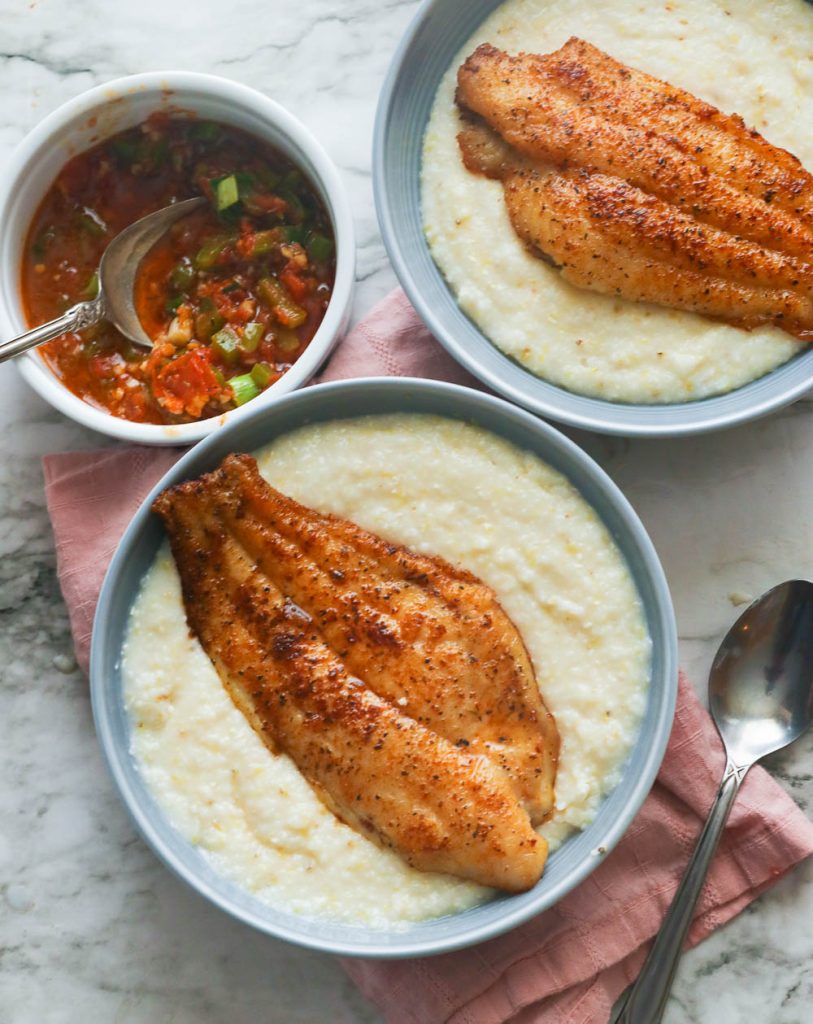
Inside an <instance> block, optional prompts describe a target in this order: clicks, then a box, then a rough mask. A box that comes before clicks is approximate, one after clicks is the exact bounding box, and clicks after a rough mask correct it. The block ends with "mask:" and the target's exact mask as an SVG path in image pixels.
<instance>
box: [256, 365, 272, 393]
mask: <svg viewBox="0 0 813 1024" xmlns="http://www.w3.org/2000/svg"><path fill="white" fill-rule="evenodd" d="M273 376H274V371H273V370H272V369H271V367H270V366H269V365H268V363H255V364H254V366H252V367H251V379H252V380H253V381H254V383H255V384H256V385H257V387H258V388H265V387H268V385H269V384H270V383H271V378H272V377H273Z"/></svg>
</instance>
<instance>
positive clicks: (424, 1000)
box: [43, 292, 813, 1024]
mask: <svg viewBox="0 0 813 1024" xmlns="http://www.w3.org/2000/svg"><path fill="white" fill-rule="evenodd" d="M378 374H388V375H396V376H423V377H433V378H437V379H446V380H455V381H457V382H459V383H469V384H472V383H474V382H473V380H472V378H471V377H469V376H468V374H466V373H465V371H464V370H462V369H460V367H459V366H457V364H456V363H454V362H453V361H452V360H451V358H450V357H449V356H448V355H447V354H446V353H445V352H444V351H443V350H442V349H441V348H440V347H439V346H438V345H437V343H436V342H435V341H434V339H432V337H431V336H430V335H429V334H428V333H427V331H426V329H425V328H424V327H423V326H422V324H421V323H420V321H419V320H418V317H417V315H416V314H415V312H414V310H413V309H412V307H411V306H410V305H409V303H408V302H407V300H406V298H405V297H404V295H403V293H401V292H395V293H393V294H392V295H390V296H389V297H388V298H386V299H385V300H384V301H383V302H381V303H380V304H379V305H378V306H377V307H376V308H375V309H374V310H373V312H372V313H371V314H370V315H369V316H368V317H367V318H366V319H365V320H364V321H363V322H362V323H361V324H359V325H358V326H357V327H356V328H355V329H354V330H353V331H352V332H351V333H350V335H349V336H348V337H347V338H346V339H345V341H344V342H343V343H342V345H341V346H340V347H339V349H338V350H337V352H336V353H335V355H334V356H333V358H332V360H331V362H330V363H329V365H328V367H327V370H326V371H325V373H324V374H323V375H322V379H323V380H332V379H339V378H343V377H359V376H374V375H378ZM179 455H180V452H179V451H178V450H177V449H176V450H172V449H154V448H153V449H151V448H137V447H119V448H112V449H107V450H102V451H96V452H72V453H67V454H59V455H49V456H46V458H45V459H44V460H43V462H44V468H45V489H46V497H47V501H48V510H49V512H50V515H51V521H52V523H53V527H54V536H55V539H56V549H57V564H58V572H59V578H60V583H61V586H62V591H63V594H64V596H65V601H66V603H67V605H68V611H69V613H70V617H71V628H72V630H73V637H74V643H75V646H76V656H77V659H78V661H79V663H80V665H82V667H83V668H85V669H87V659H88V649H89V643H90V631H91V625H92V620H93V610H94V608H95V604H96V599H97V596H98V592H99V587H100V586H101V581H102V577H103V575H104V571H105V569H106V567H107V564H108V562H109V560H110V557H111V555H112V553H113V550H114V549H115V546H116V544H117V542H118V539H119V537H120V535H121V533H122V531H123V530H124V527H125V526H126V524H127V522H128V520H129V519H130V517H131V516H132V514H133V512H134V511H135V510H136V508H137V507H138V505H139V503H140V502H141V500H142V498H143V497H144V495H145V494H146V493H147V491H148V490H149V489H150V488H151V487H152V486H153V484H154V483H156V482H157V481H158V480H159V479H160V477H161V476H162V475H163V473H164V472H165V471H166V470H167V469H168V468H169V467H170V466H171V465H172V463H173V462H174V461H175V460H176V459H177V458H178V456H179ZM722 767H723V754H722V750H721V747H720V743H719V740H718V739H717V735H716V733H715V731H714V727H713V725H712V722H711V719H710V718H709V716H708V714H707V713H706V711H705V710H704V709H703V708H702V707H701V705H700V703H699V701H698V700H697V698H696V696H695V695H694V692H693V691H692V688H691V686H690V685H689V684H688V683H687V682H686V681H685V679H681V681H680V693H679V698H678V708H677V713H676V717H675V723H674V727H673V730H672V736H671V739H670V741H669V748H668V750H667V753H666V757H665V759H664V762H663V766H662V768H661V771H660V773H659V775H658V779H657V782H656V783H655V786H654V787H653V789H652V792H651V793H650V795H649V797H648V798H647V800H646V802H645V803H644V806H643V808H642V809H641V811H640V813H639V814H638V816H637V817H636V819H635V821H634V822H633V824H632V826H631V827H630V829H629V830H628V832H627V833H626V835H625V836H624V838H623V839H622V841H621V842H620V843H619V845H618V846H617V848H616V849H615V850H614V851H613V852H612V853H611V854H609V855H608V856H607V857H606V858H605V859H604V860H603V862H602V863H601V865H600V866H599V867H598V868H597V869H596V871H594V872H593V874H592V875H591V876H590V877H589V878H588V879H587V881H585V882H584V883H583V884H582V885H580V886H579V887H578V888H577V889H576V890H575V891H574V892H572V893H570V895H568V896H567V897H565V899H563V900H561V901H560V902H559V903H558V904H557V905H556V906H555V907H553V908H552V909H551V910H548V911H546V912H545V913H544V914H540V915H539V916H538V917H536V918H534V919H533V920H532V921H529V922H528V923H527V924H525V925H522V926H521V927H520V928H517V929H515V930H514V931H512V932H510V933H509V934H507V935H503V936H501V937H500V938H497V939H493V940H491V941H489V942H485V943H483V944H481V945H479V946H476V947H474V948H471V949H466V950H462V951H461V952H458V953H450V954H446V955H443V956H439V957H431V958H425V959H416V960H402V961H394V962H382V961H372V960H369V961H366V960H345V961H344V962H343V963H344V967H345V969H346V970H347V972H348V974H349V975H350V976H351V977H352V978H353V980H354V981H355V982H356V984H358V986H359V987H360V988H361V990H362V991H363V992H364V993H365V994H366V995H367V996H368V997H369V998H370V999H371V1000H373V1002H375V1003H376V1004H377V1005H378V1006H379V1007H380V1008H381V1010H382V1012H383V1013H384V1016H385V1018H386V1020H387V1021H388V1022H390V1024H441V1022H448V1024H505V1022H508V1021H510V1022H511V1024H604V1022H605V1021H606V1020H607V1016H608V1014H609V1011H610V1008H611V1006H612V1004H613V1002H614V1000H615V998H616V997H617V995H618V994H619V993H620V992H621V990H622V989H623V988H624V987H625V986H626V984H627V983H628V982H629V981H630V980H632V978H633V977H634V976H635V975H636V973H637V971H638V969H639V967H640V965H641V963H642V961H643V958H644V955H645V952H646V948H647V944H648V941H649V940H650V939H651V937H652V935H653V934H654V933H655V931H656V930H657V928H658V926H659V924H660V921H661V919H662V917H663V914H664V911H665V910H666V907H667V906H668V904H669V902H670V900H671V898H672V895H673V893H674V890H675V887H676V885H677V883H678V881H679V879H680V875H681V873H682V871H683V868H684V866H685V863H686V860H687V859H688V856H689V853H690V851H691V848H692V846H693V843H694V840H695V837H696V835H697V832H698V831H699V828H700V826H701V824H702V821H703V818H704V816H705V814H706V812H707V810H708V808H709V806H710V804H711V801H712V798H713V796H714V793H715V791H716V788H717V784H718V780H719V778H720V774H721V771H722ZM811 852H813V825H812V824H811V823H810V822H809V821H808V820H807V818H806V817H805V816H804V815H803V814H802V812H801V811H800V810H799V809H798V808H797V807H796V805H795V804H794V803H793V801H792V800H791V799H790V798H789V797H788V796H787V795H786V793H785V792H784V791H783V790H782V789H781V788H780V787H779V786H778V785H777V784H776V783H775V782H774V781H773V779H771V777H770V776H769V775H768V774H767V773H766V772H765V771H763V769H761V768H755V769H754V770H753V771H752V772H751V773H750V775H749V777H748V779H747V781H746V783H745V785H744V786H743V789H742V792H741V795H740V797H739V799H738V800H737V803H736V805H735V807H734V811H733V813H732V815H731V819H730V822H729V825H728V828H727V830H726V835H725V837H724V839H723V842H722V845H721V848H720V852H719V854H718V856H717V858H716V860H715V863H714V867H713V869H712V872H711V876H710V879H709V884H708V885H707V886H706V889H705V891H704V894H703V897H702V899H701V902H700V905H699V907H698V910H697V915H696V918H695V921H694V925H693V927H692V931H691V934H690V941H691V942H692V943H693V944H694V943H697V942H699V941H700V940H701V939H703V938H705V936H707V935H708V934H709V933H710V932H712V931H713V930H714V929H715V928H718V927H719V926H720V925H722V924H724V923H725V922H726V921H728V920H729V919H730V918H732V917H733V916H734V915H735V914H738V913H739V912H740V911H741V910H742V909H743V907H745V906H747V905H748V904H749V903H750V902H751V901H752V900H753V899H755V898H756V897H757V896H758V895H759V894H760V893H761V892H763V891H764V890H765V889H766V888H768V887H769V886H770V885H772V884H773V883H774V882H775V881H776V880H777V879H779V878H781V877H782V876H783V875H784V874H786V873H787V872H788V871H789V870H790V869H791V868H792V867H793V866H794V865H795V864H797V863H798V862H799V861H800V860H802V859H804V858H805V857H807V856H808V855H809V854H810V853H811Z"/></svg>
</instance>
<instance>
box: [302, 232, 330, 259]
mask: <svg viewBox="0 0 813 1024" xmlns="http://www.w3.org/2000/svg"><path fill="white" fill-rule="evenodd" d="M305 248H306V249H307V250H308V255H309V256H310V258H311V259H312V260H315V261H316V262H317V263H324V262H325V260H327V259H330V257H331V256H332V254H333V241H332V240H331V239H330V238H328V237H327V235H322V234H320V233H319V232H318V231H311V233H310V234H309V235H308V237H307V239H306V241H305Z"/></svg>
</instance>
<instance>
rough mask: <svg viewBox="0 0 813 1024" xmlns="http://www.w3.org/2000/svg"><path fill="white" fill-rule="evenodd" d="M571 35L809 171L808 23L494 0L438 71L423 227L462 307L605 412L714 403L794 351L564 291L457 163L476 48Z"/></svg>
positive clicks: (774, 14) (742, 12)
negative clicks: (733, 117) (699, 103)
mask: <svg viewBox="0 0 813 1024" xmlns="http://www.w3.org/2000/svg"><path fill="white" fill-rule="evenodd" d="M778 26H781V29H780V28H779V27H778ZM572 35H578V36H580V37H581V38H583V39H585V40H588V41H589V42H590V43H592V44H594V45H595V46H597V47H599V48H600V49H601V50H603V51H606V53H608V54H610V55H612V57H614V58H616V59H617V60H619V61H621V62H623V63H625V64H627V65H629V66H630V67H633V68H636V69H640V70H641V71H645V72H648V73H650V74H653V75H655V76H657V77H658V78H661V79H664V80H666V81H668V82H670V83H673V84H674V85H676V86H679V87H682V88H685V89H687V90H689V91H690V92H691V93H693V94H694V95H695V96H698V97H700V98H701V99H703V100H706V101H707V102H709V103H712V104H714V105H715V106H716V107H718V108H719V109H720V110H722V111H725V112H733V111H736V112H737V113H739V114H740V115H741V116H742V117H743V118H744V119H745V121H746V123H747V124H748V125H751V126H753V127H755V128H756V129H757V130H758V131H759V132H760V133H762V134H763V135H765V137H766V138H767V139H768V140H769V141H770V142H771V143H773V144H775V145H777V146H781V147H784V148H786V149H788V150H790V151H791V152H792V153H794V154H795V155H796V156H798V157H799V159H800V160H801V161H802V163H803V164H804V165H805V166H806V167H807V168H808V169H810V168H813V141H811V138H810V133H809V132H808V131H807V125H808V124H810V122H811V118H813V63H811V57H813V12H811V9H810V6H809V4H806V3H804V2H803V0H780V2H778V3H775V4H769V5H765V4H760V3H758V2H756V0H737V2H733V3H729V2H722V0H709V2H706V0H675V2H673V3H669V4H660V5H651V4H641V3H639V2H637V0H620V2H619V3H616V4H613V5H610V6H607V5H604V4H601V5H600V4H598V3H596V2H595V0H507V2H506V3H504V4H502V5H500V6H499V7H498V8H497V9H496V10H495V11H494V12H493V13H492V14H491V16H490V17H488V18H487V19H486V20H485V22H484V23H483V24H482V25H481V26H480V27H479V28H478V29H477V31H476V32H475V33H474V35H473V36H472V37H471V38H470V39H469V40H468V42H466V44H465V46H463V47H462V49H461V50H460V51H459V53H458V55H457V57H456V58H455V59H454V60H453V61H452V62H451V64H450V66H449V70H448V71H447V73H446V75H445V77H444V78H443V80H442V83H441V85H440V88H439V89H438V92H437V95H436V98H435V101H434V105H433V109H432V112H431V115H430V118H429V123H428V126H427V129H426V134H425V138H424V147H423V164H422V207H423V209H422V215H423V222H424V229H425V233H426V238H427V240H428V243H429V247H430V250H431V253H432V257H433V259H434V260H435V262H436V264H437V266H438V267H439V269H440V270H441V272H442V273H443V275H444V277H445V279H446V281H447V283H448V284H449V286H450V288H451V290H452V292H453V293H454V295H455V296H456V298H457V301H458V303H459V306H460V308H461V310H462V311H463V312H464V313H465V314H466V315H467V316H468V317H469V318H470V319H471V320H472V321H473V322H474V323H475V324H476V325H477V326H478V327H479V328H480V330H481V331H482V332H483V334H484V335H485V336H486V337H487V338H489V339H490V341H491V342H492V343H493V344H494V345H495V346H496V347H497V348H499V349H500V350H502V351H503V352H504V353H506V354H507V355H509V356H511V357H512V358H513V359H514V360H516V362H518V363H519V364H520V365H521V366H522V367H524V368H525V369H527V370H528V371H530V373H532V374H534V375H536V376H538V377H541V378H544V380H546V381H548V382H550V383H552V384H555V385H559V386H560V387H563V388H566V389H567V390H569V391H571V392H575V393H578V394H580V395H585V396H590V397H593V398H599V399H605V400H608V401H611V402H618V403H641V404H667V403H668V404H671V403H682V402H689V401H693V400H696V399H702V398H706V397H709V396H713V395H720V394H724V393H726V392H729V391H732V390H734V389H736V388H739V387H742V386H743V385H745V384H747V383H748V382H750V381H753V380H755V379H757V378H760V377H762V376H764V375H765V374H767V373H768V372H769V371H771V370H773V369H774V368H776V367H778V366H780V365H781V364H783V363H785V362H787V361H788V360H789V359H790V358H791V357H793V356H794V355H795V354H797V353H798V352H800V351H802V350H804V349H805V348H806V346H805V345H804V344H803V343H800V342H797V341H795V340H794V339H793V338H791V337H790V336H789V335H787V334H786V333H784V332H783V331H782V330H780V329H778V328H776V327H769V326H763V327H759V328H757V329H755V330H752V331H745V330H742V329H740V328H737V327H733V326H729V325H727V324H724V323H720V322H715V321H713V320H710V319H707V318H705V317H703V316H699V315H697V314H695V313H690V312H685V311H680V310H675V309H665V308H661V307H658V306H654V305H649V304H643V303H640V304H639V303H633V302H630V301H627V300H625V299H622V298H617V297H614V296H609V295H601V294H597V293H595V292H590V291H585V290H581V289H577V288H575V287H573V286H572V285H570V284H568V283H567V282H566V281H565V280H563V278H562V277H561V275H560V273H559V271H558V270H556V269H554V268H553V267H551V266H549V265H546V264H545V263H544V262H542V261H541V260H540V259H538V258H537V257H536V256H534V255H531V253H530V252H529V251H527V250H526V248H525V247H524V246H523V244H522V243H521V241H520V240H519V239H518V238H517V235H516V233H515V231H514V229H513V227H512V225H511V223H510V221H509V218H508V214H507V212H506V209H505V203H504V200H503V190H502V186H501V184H500V183H499V182H498V181H492V180H488V179H486V178H483V177H479V176H477V175H475V174H472V173H470V172H469V171H467V170H466V168H465V167H464V166H463V163H462V161H461V157H460V152H459V148H458V144H457V140H456V135H457V133H458V131H459V130H460V124H461V122H460V118H459V115H458V112H457V108H456V106H455V102H454V93H455V81H456V74H457V69H458V67H459V65H460V64H461V62H462V61H463V60H464V59H465V58H466V57H468V56H469V54H471V53H472V51H473V50H474V49H475V48H476V47H477V46H478V45H479V44H480V43H483V42H489V43H491V44H493V45H494V46H496V47H498V48H500V49H501V50H505V51H507V52H509V53H511V54H516V53H519V52H523V51H524V52H531V53H549V52H551V51H553V50H556V49H557V48H558V47H560V46H561V45H562V44H563V43H564V42H565V41H566V40H567V39H568V38H569V37H570V36H572Z"/></svg>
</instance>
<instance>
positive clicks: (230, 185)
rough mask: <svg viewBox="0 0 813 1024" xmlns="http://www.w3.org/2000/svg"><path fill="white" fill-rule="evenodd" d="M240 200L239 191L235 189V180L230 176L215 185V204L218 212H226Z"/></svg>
mask: <svg viewBox="0 0 813 1024" xmlns="http://www.w3.org/2000/svg"><path fill="white" fill-rule="evenodd" d="M239 199H240V190H239V189H238V188H237V178H235V176H234V175H233V174H230V175H229V176H228V178H221V179H220V181H219V182H218V183H217V184H216V185H215V202H216V205H217V209H218V211H220V210H227V209H228V208H229V207H230V206H234V204H235V203H236V202H238V200H239Z"/></svg>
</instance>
